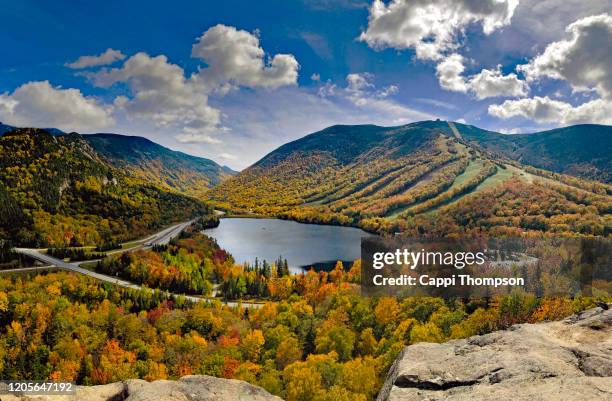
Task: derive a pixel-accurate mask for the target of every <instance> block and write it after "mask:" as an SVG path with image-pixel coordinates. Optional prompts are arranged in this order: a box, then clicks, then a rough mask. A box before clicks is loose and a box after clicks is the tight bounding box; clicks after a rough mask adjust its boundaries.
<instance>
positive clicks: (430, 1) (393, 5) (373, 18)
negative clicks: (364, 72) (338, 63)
mask: <svg viewBox="0 0 612 401" xmlns="http://www.w3.org/2000/svg"><path fill="white" fill-rule="evenodd" d="M517 5H518V0H481V1H474V0H392V1H391V2H389V3H388V4H385V2H383V1H382V0H374V2H373V3H372V6H371V7H370V15H369V20H368V27H367V29H366V31H365V32H362V33H361V35H360V37H359V38H360V40H363V41H365V42H366V43H367V44H368V45H369V46H370V47H372V48H374V49H384V48H394V49H408V48H414V49H415V51H416V56H417V58H419V59H423V60H440V59H442V58H443V56H444V54H445V53H447V52H449V51H453V50H455V49H456V48H457V47H458V38H457V36H458V35H459V34H460V33H462V32H463V31H464V30H465V28H466V27H467V26H469V25H470V24H473V23H480V24H482V29H483V32H484V33H485V34H490V33H492V32H493V31H495V30H496V29H499V28H501V27H503V26H505V25H508V24H509V23H510V19H511V18H512V15H513V14H514V10H515V8H516V6H517Z"/></svg>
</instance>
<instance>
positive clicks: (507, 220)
mask: <svg viewBox="0 0 612 401" xmlns="http://www.w3.org/2000/svg"><path fill="white" fill-rule="evenodd" d="M579 128H580V127H579ZM604 128H606V127H604ZM579 130H580V129H579ZM548 135H549V134H544V137H548ZM555 135H557V134H555ZM522 136H523V135H522ZM525 136H526V135H525ZM574 137H576V135H574ZM483 138H484V139H483ZM552 138H553V139H555V137H554V136H553V137H552ZM604 138H606V139H607V138H608V137H607V136H604ZM485 139H490V140H489V141H487V140H485ZM510 139H512V138H510ZM508 140H509V139H508V136H507V135H503V134H497V133H494V132H491V131H486V130H482V129H479V128H477V127H474V126H467V125H464V124H460V123H452V122H447V121H440V120H436V121H424V122H417V123H411V124H407V125H403V126H399V127H377V126H374V125H356V126H346V125H336V126H332V127H328V128H326V129H324V130H321V131H318V132H315V133H312V134H310V135H307V136H305V137H303V138H300V139H298V140H295V141H292V142H290V143H288V144H285V145H282V146H281V147H279V148H278V149H276V150H275V151H272V152H270V153H269V154H268V155H266V156H264V157H263V158H262V159H261V160H260V161H258V162H257V163H255V164H254V165H252V166H251V167H249V168H247V169H246V170H243V171H242V172H240V173H239V174H238V175H236V176H234V177H232V178H230V179H228V180H226V181H224V182H222V183H220V184H219V185H218V186H216V187H215V188H213V189H212V190H211V193H210V199H211V200H213V201H214V202H215V204H216V206H217V207H219V208H222V209H226V210H228V211H231V212H236V213H246V214H262V215H269V216H275V217H281V218H288V219H295V220H298V221H303V222H315V223H330V224H343V225H354V226H359V227H362V228H364V229H368V230H371V231H375V232H378V231H386V232H394V231H408V232H414V233H415V234H417V235H419V234H420V233H421V232H422V231H423V230H429V231H434V232H447V233H448V232H455V231H456V232H458V233H459V232H465V230H472V231H473V230H482V229H486V230H489V229H491V228H493V229H494V231H495V230H497V231H500V230H501V231H504V232H508V233H510V232H511V233H513V234H517V235H521V233H522V232H523V231H525V230H527V231H530V230H553V231H557V232H581V233H584V234H588V233H589V232H588V229H586V228H584V227H581V226H580V224H578V223H577V221H579V220H580V219H584V221H589V222H590V223H589V224H591V227H598V228H596V229H595V231H597V233H595V232H593V233H591V234H596V235H599V234H604V233H607V232H610V230H611V229H612V223H611V218H610V210H611V209H610V204H611V202H610V201H611V199H610V195H612V187H611V186H610V185H608V184H607V183H605V182H598V181H589V180H584V179H580V178H576V177H574V176H570V175H565V174H560V173H557V172H554V171H548V170H544V169H541V168H537V167H533V166H530V165H528V164H525V163H522V162H519V161H517V160H516V159H517V155H516V153H515V154H512V153H511V152H510V151H509V150H508V149H514V148H512V147H511V148H508V145H507V143H508ZM598 146H600V147H603V148H605V144H598ZM534 152H535V151H534ZM577 155H578V156H579V157H577V158H574V159H573V161H572V162H574V161H576V160H578V161H579V162H580V163H583V161H582V160H583V159H585V158H586V156H588V154H587V153H586V152H582V153H580V152H578V153H577ZM555 157H556V153H551V155H550V157H549V159H552V160H559V158H557V159H555ZM541 158H542V156H541ZM581 158H582V159H581ZM602 160H603V163H602V164H601V166H603V167H602V169H599V171H600V173H602V174H603V173H605V174H609V170H608V166H609V164H610V159H609V157H607V158H604V159H602ZM597 169H598V167H597V166H596V165H593V168H592V170H597ZM510 194H513V195H510ZM475 196H476V197H475ZM512 196H514V197H518V198H519V199H521V201H522V203H521V202H515V201H514V200H513V199H512ZM508 197H509V198H508ZM504 198H508V199H507V201H505V202H504V203H503V204H502V205H500V204H498V203H495V202H493V204H488V202H489V201H490V200H497V199H504ZM530 203H535V205H534V206H533V207H532V208H531V210H525V205H528V204H530ZM468 204H469V205H471V207H472V208H479V207H485V208H486V209H485V210H486V211H487V212H486V213H484V214H480V215H478V216H475V215H473V213H472V212H470V211H469V210H464V206H465V205H468ZM485 204H486V206H485ZM592 206H594V208H591V209H589V207H592ZM500 207H508V208H510V210H505V209H504V210H497V211H496V209H499V208H500ZM458 210H461V213H463V214H464V215H468V216H473V217H472V219H471V220H465V219H464V217H463V216H462V215H461V213H458V212H457V211H458ZM500 213H501V216H503V217H501V216H497V215H496V214H500ZM432 214H436V215H437V218H436V219H432V218H431V216H432ZM570 216H571V217H570ZM579 216H580V217H579ZM442 217H443V218H442ZM559 220H561V222H562V224H559V223H560V221H559ZM436 221H438V223H436ZM436 224H437V226H436ZM443 224H447V225H448V227H443ZM600 228H601V230H600Z"/></svg>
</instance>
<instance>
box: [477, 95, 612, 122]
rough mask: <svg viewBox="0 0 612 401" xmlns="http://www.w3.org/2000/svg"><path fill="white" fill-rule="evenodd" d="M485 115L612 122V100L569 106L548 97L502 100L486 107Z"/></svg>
mask: <svg viewBox="0 0 612 401" xmlns="http://www.w3.org/2000/svg"><path fill="white" fill-rule="evenodd" d="M489 114H491V115H492V116H495V117H499V118H503V119H507V118H511V117H523V118H527V119H530V120H534V121H536V122H538V123H553V124H561V125H569V124H579V123H600V124H612V103H611V102H609V101H607V100H605V99H596V100H591V101H589V102H586V103H583V104H581V105H579V106H573V105H572V104H570V103H567V102H563V101H559V100H553V99H551V98H549V97H548V96H545V97H540V96H535V97H533V98H526V99H518V100H506V101H505V102H503V103H502V104H493V105H490V106H489Z"/></svg>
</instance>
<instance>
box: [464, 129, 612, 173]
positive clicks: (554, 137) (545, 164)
mask: <svg viewBox="0 0 612 401" xmlns="http://www.w3.org/2000/svg"><path fill="white" fill-rule="evenodd" d="M455 126H456V127H457V128H458V129H459V131H461V135H462V136H463V137H464V138H466V139H468V140H472V141H476V142H478V144H479V145H481V146H483V147H484V148H486V149H487V150H489V151H491V152H493V153H496V154H499V155H503V156H505V157H508V158H510V159H513V160H516V161H519V162H521V163H524V164H528V165H531V166H534V167H537V168H543V169H546V170H550V171H554V172H557V173H563V174H570V175H574V176H577V177H581V178H586V179H593V180H598V181H602V182H606V183H610V182H611V181H612V160H611V159H610V149H612V127H611V126H608V125H597V124H581V125H574V126H570V127H564V128H557V129H553V130H549V131H542V132H535V133H532V134H521V135H502V134H498V133H496V132H491V131H485V130H482V129H480V128H477V127H474V126H470V125H463V124H459V123H455Z"/></svg>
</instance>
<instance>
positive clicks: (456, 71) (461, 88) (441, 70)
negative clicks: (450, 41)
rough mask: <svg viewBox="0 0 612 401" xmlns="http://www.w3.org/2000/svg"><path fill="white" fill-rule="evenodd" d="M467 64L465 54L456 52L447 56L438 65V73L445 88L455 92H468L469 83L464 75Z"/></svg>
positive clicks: (441, 84)
mask: <svg viewBox="0 0 612 401" xmlns="http://www.w3.org/2000/svg"><path fill="white" fill-rule="evenodd" d="M463 71H465V66H464V65H463V56H461V55H460V54H457V53H454V54H451V55H450V56H448V57H446V58H445V59H444V60H442V62H440V63H439V64H438V65H437V66H436V75H437V76H438V81H439V82H440V86H441V87H442V88H443V89H446V90H450V91H453V92H467V91H468V85H467V83H466V82H465V78H464V77H463V75H462V74H463Z"/></svg>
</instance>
